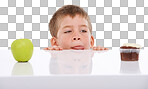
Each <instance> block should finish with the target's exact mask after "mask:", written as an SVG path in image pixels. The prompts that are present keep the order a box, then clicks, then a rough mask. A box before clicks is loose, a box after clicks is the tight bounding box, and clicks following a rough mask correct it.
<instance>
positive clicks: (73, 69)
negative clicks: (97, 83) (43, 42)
mask: <svg viewBox="0 0 148 89" xmlns="http://www.w3.org/2000/svg"><path fill="white" fill-rule="evenodd" d="M147 53H148V50H141V51H140V54H139V61H121V59H120V51H119V50H108V51H93V50H64V51H45V50H34V53H33V56H32V58H31V59H30V60H29V62H24V63H20V62H17V61H15V59H14V58H13V55H12V53H11V50H0V61H1V62H0V77H10V76H54V75H56V76H57V75H66V76H67V75H68V76H85V75H88V76H93V75H95V76H96V75H148V69H147V68H148V55H147Z"/></svg>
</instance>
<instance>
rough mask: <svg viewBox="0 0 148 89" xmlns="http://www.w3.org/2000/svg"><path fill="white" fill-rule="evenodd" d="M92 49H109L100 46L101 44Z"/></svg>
mask: <svg viewBox="0 0 148 89" xmlns="http://www.w3.org/2000/svg"><path fill="white" fill-rule="evenodd" d="M92 49H93V50H109V49H108V48H105V47H101V46H97V47H93V48H92Z"/></svg>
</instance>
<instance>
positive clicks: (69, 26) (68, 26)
mask: <svg viewBox="0 0 148 89" xmlns="http://www.w3.org/2000/svg"><path fill="white" fill-rule="evenodd" d="M72 27H73V26H72V25H67V26H64V27H63V28H62V29H64V28H72ZM79 27H88V26H87V25H79Z"/></svg>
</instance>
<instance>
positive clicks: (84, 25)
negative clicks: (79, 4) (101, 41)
mask: <svg viewBox="0 0 148 89" xmlns="http://www.w3.org/2000/svg"><path fill="white" fill-rule="evenodd" d="M79 26H80V27H88V26H86V25H79Z"/></svg>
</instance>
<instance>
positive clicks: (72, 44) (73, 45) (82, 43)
mask: <svg viewBox="0 0 148 89" xmlns="http://www.w3.org/2000/svg"><path fill="white" fill-rule="evenodd" d="M49 29H50V33H51V35H52V38H51V40H50V42H51V45H52V47H47V48H44V50H70V49H72V50H88V49H93V50H108V48H104V47H100V46H97V47H94V37H93V36H92V35H91V34H92V25H91V22H90V18H89V16H88V14H87V13H86V12H85V11H84V10H83V9H82V8H81V7H79V6H75V5H65V6H63V7H61V8H60V9H58V10H57V11H56V12H55V13H54V15H53V17H52V18H51V20H50V23H49Z"/></svg>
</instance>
